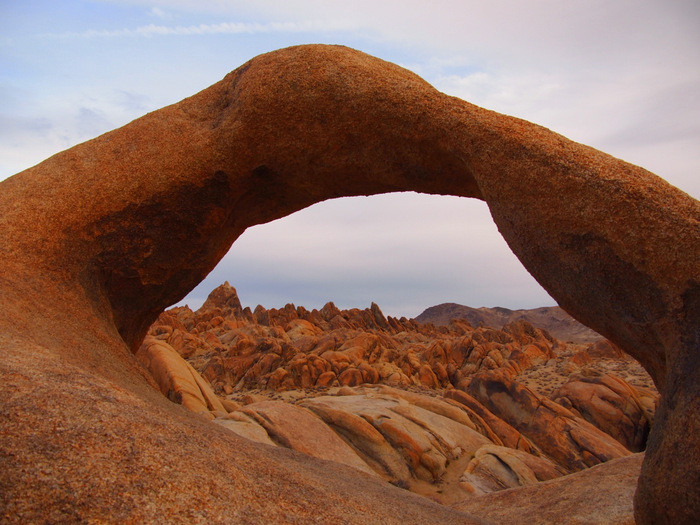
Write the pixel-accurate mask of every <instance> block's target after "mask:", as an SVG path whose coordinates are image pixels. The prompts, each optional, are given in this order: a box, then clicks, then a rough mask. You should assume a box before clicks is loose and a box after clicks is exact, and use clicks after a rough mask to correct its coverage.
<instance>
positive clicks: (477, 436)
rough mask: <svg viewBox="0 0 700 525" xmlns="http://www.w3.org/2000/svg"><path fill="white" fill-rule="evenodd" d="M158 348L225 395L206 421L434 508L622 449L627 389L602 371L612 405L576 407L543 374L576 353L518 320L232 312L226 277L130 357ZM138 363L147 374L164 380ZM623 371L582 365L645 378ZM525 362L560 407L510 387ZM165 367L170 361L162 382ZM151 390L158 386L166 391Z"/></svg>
mask: <svg viewBox="0 0 700 525" xmlns="http://www.w3.org/2000/svg"><path fill="white" fill-rule="evenodd" d="M230 304H236V305H238V306H236V307H235V308H229V307H228V305H230ZM170 344H173V345H175V346H176V347H177V351H178V352H179V353H180V354H181V355H183V356H188V357H187V360H188V361H189V362H190V363H192V364H193V365H194V367H196V370H199V371H202V373H203V374H204V375H205V376H206V378H207V379H208V380H209V381H211V383H212V384H213V385H214V386H215V388H216V390H217V392H218V393H219V394H220V395H221V396H226V397H225V398H222V403H221V404H222V405H223V406H225V407H226V409H227V410H230V413H228V414H226V415H224V416H221V412H220V411H217V410H216V409H214V408H211V409H210V413H209V415H210V417H215V416H217V417H216V420H215V422H216V423H218V424H220V425H222V426H224V427H225V428H228V429H229V430H232V431H233V432H235V433H237V434H239V435H241V436H243V437H246V438H248V439H251V440H253V441H257V442H261V443H267V444H270V445H278V446H283V447H287V448H291V449H293V450H296V451H298V452H303V453H306V454H309V455H311V456H315V457H319V458H322V459H329V460H332V461H336V462H340V463H343V464H345V465H348V466H352V467H354V468H358V469H360V470H363V471H365V472H372V473H374V474H375V475H377V476H379V477H380V478H383V479H385V480H387V481H389V482H391V483H393V484H395V485H397V486H400V487H404V488H408V489H409V490H411V491H415V492H417V493H419V494H422V495H425V496H428V497H430V498H432V499H434V500H436V501H438V502H440V503H443V504H446V505H455V504H459V503H460V502H461V501H462V500H463V499H464V498H469V497H475V496H477V495H482V494H486V493H489V492H493V491H499V490H503V489H506V488H511V487H519V486H526V485H530V484H533V483H538V482H540V481H544V480H549V479H553V478H555V477H559V476H562V475H565V474H567V473H570V472H574V471H578V470H581V469H586V468H588V467H590V466H592V465H595V464H598V463H600V462H606V461H609V460H611V459H613V458H617V457H622V456H627V455H629V454H630V452H629V451H628V450H627V449H626V448H625V447H623V446H622V445H621V444H620V443H619V442H618V441H616V439H619V435H618V434H619V432H618V428H617V427H615V426H614V421H613V420H612V419H611V408H617V411H615V410H612V412H613V414H612V415H617V416H619V417H620V423H621V425H620V427H626V423H627V420H626V419H625V415H624V414H623V413H622V412H621V410H622V409H624V407H627V406H637V405H638V403H637V402H638V400H639V399H640V396H639V395H638V392H641V391H640V390H639V389H635V388H634V387H632V386H631V385H629V384H628V383H626V382H625V381H624V380H622V379H619V378H616V379H615V383H614V384H615V388H616V391H617V394H616V398H615V405H614V407H611V406H609V405H607V404H602V405H601V404H600V403H588V404H586V403H585V402H579V400H578V398H575V397H574V396H571V397H572V398H573V399H575V400H576V402H577V406H579V407H580V408H581V409H582V410H581V411H579V410H576V409H573V408H572V402H571V400H570V399H569V398H568V397H562V395H561V393H565V392H569V391H571V388H570V385H572V384H574V385H575V384H577V381H568V382H566V380H565V377H564V376H563V375H562V374H554V373H552V372H551V370H552V367H553V366H556V363H564V364H565V363H566V362H567V361H568V359H569V358H570V357H571V356H572V355H579V354H580V353H581V351H580V350H579V347H578V346H576V345H573V347H572V348H569V346H568V345H565V344H563V343H561V342H558V341H556V340H553V339H552V338H551V336H549V334H548V333H547V332H545V331H543V330H540V329H537V328H535V327H533V326H532V325H530V324H529V323H526V322H524V321H518V322H515V323H513V324H510V325H507V326H506V327H504V329H503V330H496V329H493V328H487V327H479V328H474V327H472V326H470V325H469V324H468V323H464V322H456V323H452V324H450V325H449V326H441V327H439V328H436V327H434V326H432V325H421V324H417V323H416V322H414V321H411V320H407V319H394V318H391V317H389V318H385V317H384V315H383V314H382V313H381V309H380V308H379V307H378V306H377V305H376V304H372V306H371V307H370V308H368V309H365V310H359V309H352V310H339V309H338V308H336V307H335V306H334V305H333V304H332V303H328V304H327V305H326V306H325V307H324V308H322V309H321V310H320V311H317V310H311V311H309V310H307V309H305V308H303V307H295V306H294V305H291V304H288V305H286V306H285V307H284V308H281V309H269V310H268V309H265V308H264V307H263V306H261V305H258V306H257V307H256V308H255V311H254V312H252V311H251V310H250V309H249V308H242V307H240V305H239V301H238V296H237V294H236V291H235V289H234V288H233V287H231V286H230V285H229V284H228V283H226V284H224V285H222V286H220V287H218V288H216V289H215V290H214V291H212V293H211V294H210V295H209V297H208V298H207V301H206V302H205V304H204V305H203V306H202V307H201V308H200V309H199V310H197V311H196V312H192V311H191V310H190V309H189V308H187V307H180V308H173V309H171V310H168V311H166V312H164V313H163V314H162V315H161V316H160V317H159V319H158V321H157V322H156V323H154V324H153V325H152V326H151V328H150V330H149V335H148V336H147V337H146V339H145V341H144V344H142V346H141V349H140V350H139V352H138V355H141V354H142V353H143V352H145V351H151V352H152V350H151V349H153V348H160V347H161V346H162V347H166V348H169V349H171V352H174V350H172V347H171V346H170ZM575 352H577V353H575ZM174 364H175V365H178V364H179V362H176V363H174ZM156 365H158V363H156ZM150 366H151V368H152V372H153V373H154V376H155V377H156V378H160V377H162V376H163V375H164V374H163V372H162V370H161V367H160V366H155V368H153V365H152V364H151V365H150ZM637 367H638V365H637V364H636V363H632V362H631V359H630V358H628V357H626V356H617V357H609V356H608V357H607V358H600V359H598V360H597V361H595V362H593V361H591V362H590V363H589V364H588V365H587V367H586V368H585V369H584V370H585V371H586V374H587V375H586V376H585V377H608V376H607V375H605V374H604V373H603V371H605V370H608V369H610V368H612V369H614V370H627V371H628V373H631V374H632V377H634V378H635V380H636V381H638V382H645V381H646V384H648V385H650V384H651V383H650V379H649V378H648V376H647V377H646V378H645V377H643V376H639V375H637V374H636V373H635V372H634V369H635V368H637ZM539 369H547V370H550V375H551V376H555V375H558V377H552V378H548V379H547V382H546V383H547V384H546V385H544V386H546V387H547V388H548V387H549V386H550V385H551V381H555V382H558V386H559V388H558V389H557V390H556V392H555V394H556V397H557V400H558V401H560V402H561V403H564V404H566V406H567V408H565V407H564V406H562V404H557V403H555V402H553V401H551V400H549V399H546V398H545V397H543V396H542V395H540V394H539V393H537V392H536V391H535V390H533V389H530V388H526V387H525V386H524V385H521V384H520V383H519V382H518V379H519V378H521V377H528V380H529V381H530V382H532V381H531V379H532V377H534V376H535V375H536V374H532V372H533V371H536V370H539ZM598 369H600V370H598ZM193 370H194V374H196V373H197V372H196V370H195V368H193ZM178 372H179V368H178V366H174V370H173V373H171V374H169V376H175V377H179V376H181V375H183V374H179V373H178ZM348 376H349V377H351V378H352V381H346V380H345V378H346V377H348ZM578 377H580V376H577V375H574V376H572V378H573V379H577V378H578ZM426 378H430V380H427V379H426ZM398 379H400V380H398ZM158 382H159V384H162V383H163V382H162V381H161V380H159V381H158ZM198 382H206V380H205V379H204V378H201V377H199V379H198ZM533 388H534V389H538V388H539V385H534V386H533ZM567 388H568V390H567ZM161 389H162V391H163V392H164V393H168V394H170V392H171V390H172V387H171V386H170V383H168V387H167V388H165V389H164V388H163V387H161ZM460 389H463V390H460ZM464 389H466V390H468V391H470V392H472V393H473V394H474V395H473V396H472V395H470V394H469V393H467V392H465V391H464ZM440 396H442V398H441V397H440ZM171 397H172V396H171ZM608 397H609V396H608ZM477 398H478V399H477ZM270 399H273V401H270ZM649 399H650V400H651V405H650V406H649V407H648V408H649V412H650V414H652V413H653V399H654V398H652V397H650V398H649ZM283 400H284V401H283ZM203 404H204V402H203V401H202V402H199V403H197V404H195V405H194V406H192V407H191V408H190V409H191V410H194V411H199V410H200V409H201V406H202V405H203ZM584 406H585V409H584ZM570 409H571V410H570ZM583 415H585V416H586V419H584V418H583V417H582V416H583ZM597 422H607V423H608V425H607V426H603V430H604V431H607V434H606V433H605V432H604V431H601V430H600V429H599V428H600V427H601V426H602V425H600V424H598V427H599V428H596V426H594V425H592V424H591V423H594V424H595V423H597ZM611 434H613V435H614V436H615V438H613V437H612V436H611Z"/></svg>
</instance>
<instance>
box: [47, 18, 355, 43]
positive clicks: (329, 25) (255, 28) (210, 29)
mask: <svg viewBox="0 0 700 525" xmlns="http://www.w3.org/2000/svg"><path fill="white" fill-rule="evenodd" d="M349 29H350V27H349V26H348V25H347V24H345V23H343V22H340V21H333V22H323V23H321V22H317V21H312V20H307V21H301V22H267V23H255V22H253V23H250V22H219V23H216V24H197V25H188V26H167V25H159V24H147V25H143V26H139V27H136V28H133V29H129V28H124V29H116V30H114V29H88V30H85V31H80V32H75V31H69V32H65V33H46V34H44V35H42V36H43V37H45V38H88V39H90V38H116V37H158V36H203V35H240V34H249V35H253V34H260V33H310V32H315V31H316V32H317V31H322V32H329V31H343V30H349Z"/></svg>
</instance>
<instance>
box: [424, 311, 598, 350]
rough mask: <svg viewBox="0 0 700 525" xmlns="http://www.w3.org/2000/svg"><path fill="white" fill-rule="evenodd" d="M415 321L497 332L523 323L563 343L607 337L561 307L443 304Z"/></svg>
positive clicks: (582, 341)
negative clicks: (455, 321)
mask: <svg viewBox="0 0 700 525" xmlns="http://www.w3.org/2000/svg"><path fill="white" fill-rule="evenodd" d="M414 319H415V321H417V322H418V323H421V324H427V323H432V324H434V325H435V326H447V325H448V324H449V323H450V321H452V320H453V319H464V320H466V321H468V322H469V323H471V324H472V325H473V326H480V325H483V326H489V327H491V328H497V329H501V328H503V327H504V326H505V325H507V324H509V323H512V322H514V321H520V320H523V321H527V322H528V323H530V324H532V325H533V326H536V327H538V328H544V329H545V330H547V331H548V332H549V333H551V334H552V335H553V336H554V337H556V338H557V339H559V340H561V341H566V342H570V343H577V344H585V343H593V342H595V341H598V340H600V339H603V336H601V335H600V334H598V333H597V332H595V331H593V330H591V329H590V328H588V327H587V326H585V325H583V324H581V323H579V322H578V321H577V320H576V319H574V318H573V317H571V316H570V315H569V314H567V313H566V312H565V311H564V310H563V309H562V308H561V307H559V306H541V307H538V308H529V309H518V310H511V309H510V308H504V307H501V306H496V307H485V306H482V307H479V308H473V307H471V306H466V305H462V304H458V303H441V304H438V305H435V306H431V307H429V308H426V309H425V310H423V312H421V313H420V314H419V315H418V316H416V317H414Z"/></svg>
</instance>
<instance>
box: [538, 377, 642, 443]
mask: <svg viewBox="0 0 700 525" xmlns="http://www.w3.org/2000/svg"><path fill="white" fill-rule="evenodd" d="M655 397H656V396H654V395H650V392H648V391H647V390H645V389H641V388H635V387H633V386H631V385H629V384H628V383H626V382H625V381H624V380H622V379H620V378H619V377H616V376H613V375H609V374H605V375H593V376H584V375H575V376H572V377H571V378H570V379H569V381H568V382H567V383H566V384H565V385H562V386H561V387H559V388H558V389H557V390H556V391H555V392H554V393H553V394H552V399H554V400H555V401H556V402H557V403H559V404H560V405H562V406H565V407H567V408H569V409H570V410H571V411H572V412H574V413H575V414H577V415H579V416H581V417H583V418H584V419H586V421H589V422H591V423H592V424H594V425H595V426H596V427H598V428H599V429H601V430H602V431H603V432H605V433H606V434H608V435H610V436H612V437H614V438H615V439H617V440H618V441H619V442H620V443H622V444H623V445H624V446H625V447H626V448H627V449H629V450H631V451H633V452H641V451H642V450H644V448H645V447H646V442H647V437H648V435H649V430H650V429H651V426H652V423H653V414H654V405H655V402H656V399H655Z"/></svg>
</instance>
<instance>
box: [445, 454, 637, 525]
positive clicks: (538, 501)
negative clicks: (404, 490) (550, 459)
mask: <svg viewBox="0 0 700 525" xmlns="http://www.w3.org/2000/svg"><path fill="white" fill-rule="evenodd" d="M643 459H644V456H643V455H641V454H635V455H633V456H628V457H625V458H620V459H615V460H613V461H610V462H608V463H603V464H602V465H598V466H595V467H593V468H591V469H588V470H584V471H581V472H578V473H576V474H572V475H570V476H566V477H561V478H557V479H554V480H551V481H546V482H544V483H537V484H531V485H529V486H527V487H522V488H519V489H511V490H504V491H501V492H493V493H490V494H487V495H484V496H481V497H478V498H469V499H464V500H463V501H462V502H461V503H460V504H457V505H456V507H457V508H458V509H460V510H464V511H467V512H469V513H472V514H475V515H477V516H485V517H488V519H489V520H492V521H493V523H499V524H501V525H521V524H522V523H558V524H561V525H632V524H633V523H634V518H633V515H632V514H633V513H632V499H633V496H634V489H635V485H636V482H637V478H638V477H639V471H640V467H641V463H642V460H643Z"/></svg>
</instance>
